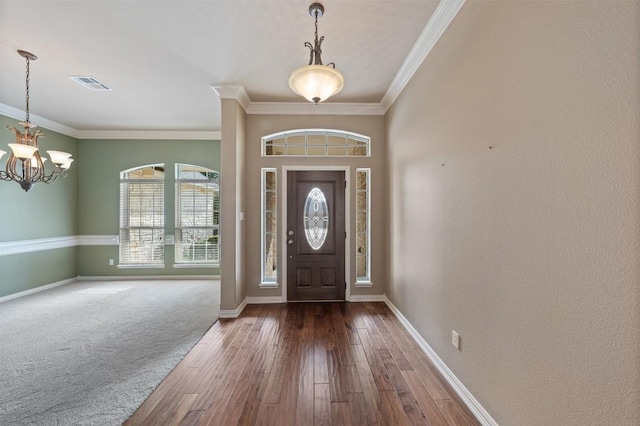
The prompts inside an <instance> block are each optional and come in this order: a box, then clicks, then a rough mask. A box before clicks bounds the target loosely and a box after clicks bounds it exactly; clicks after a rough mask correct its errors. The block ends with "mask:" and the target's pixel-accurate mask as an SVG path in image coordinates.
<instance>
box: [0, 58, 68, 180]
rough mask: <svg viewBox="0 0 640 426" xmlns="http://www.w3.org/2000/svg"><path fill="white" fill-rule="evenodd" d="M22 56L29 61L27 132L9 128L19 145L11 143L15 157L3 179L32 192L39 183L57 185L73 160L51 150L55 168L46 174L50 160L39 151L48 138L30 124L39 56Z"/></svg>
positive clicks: (0, 176)
mask: <svg viewBox="0 0 640 426" xmlns="http://www.w3.org/2000/svg"><path fill="white" fill-rule="evenodd" d="M18 54H19V55H20V56H22V57H23V58H25V59H26V60H27V78H26V86H27V96H26V98H27V102H26V104H27V105H26V119H25V120H24V121H21V122H20V125H22V127H24V133H23V132H21V131H20V130H18V129H16V128H15V127H13V126H7V129H9V130H11V131H12V132H13V133H14V134H15V135H16V143H10V144H9V147H10V148H11V154H10V155H9V157H8V158H7V164H6V167H5V170H0V179H2V180H6V181H15V182H18V183H19V184H20V186H21V187H22V189H24V190H25V191H28V190H29V189H31V187H32V186H33V185H34V184H36V183H38V182H44V183H53V182H54V181H55V180H56V179H58V178H59V177H60V176H65V175H66V172H67V170H68V169H69V167H71V163H72V162H73V158H71V154H69V153H66V152H62V151H47V153H48V154H49V158H50V159H51V163H52V164H53V166H54V168H53V170H52V171H51V173H49V174H47V173H46V171H45V167H44V163H45V162H46V161H47V159H46V158H42V157H41V156H40V152H39V151H38V138H44V137H45V135H44V133H42V131H40V130H38V129H36V126H34V125H33V124H31V122H30V121H29V61H35V60H36V59H38V57H37V56H36V55H34V54H32V53H29V52H25V51H24V50H18ZM4 154H6V151H2V150H0V159H2V156H3V155H4Z"/></svg>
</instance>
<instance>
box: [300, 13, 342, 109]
mask: <svg viewBox="0 0 640 426" xmlns="http://www.w3.org/2000/svg"><path fill="white" fill-rule="evenodd" d="M309 14H310V15H311V17H312V18H314V19H315V25H316V32H315V40H314V44H313V45H312V44H311V43H309V42H306V43H305V44H304V45H305V46H306V47H308V48H309V50H310V51H311V56H310V58H309V65H304V66H302V67H300V68H296V69H295V70H293V72H292V73H291V74H290V75H289V87H290V88H291V90H293V91H294V92H296V93H297V94H298V95H300V96H303V97H305V98H306V99H308V100H309V101H311V102H314V103H315V104H317V103H318V102H323V101H325V100H327V99H328V98H330V97H331V96H333V95H335V94H336V93H338V92H339V91H340V90H342V87H344V77H343V76H342V74H341V73H340V72H339V71H337V70H336V69H335V68H336V65H335V64H334V63H333V62H331V63H329V64H327V65H323V64H322V49H321V45H322V42H323V41H324V36H322V37H320V38H319V39H318V18H320V17H321V16H322V15H323V14H324V6H322V5H321V4H320V3H313V4H311V6H309Z"/></svg>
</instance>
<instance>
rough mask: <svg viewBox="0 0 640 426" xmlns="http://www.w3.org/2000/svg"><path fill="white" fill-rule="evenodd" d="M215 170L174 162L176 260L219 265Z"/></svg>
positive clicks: (217, 180) (218, 213)
mask: <svg viewBox="0 0 640 426" xmlns="http://www.w3.org/2000/svg"><path fill="white" fill-rule="evenodd" d="M218 183H219V174H218V172H216V171H215V170H211V169H207V168H205V167H200V166H194V165H190V164H176V229H175V233H176V235H175V249H176V263H182V264H210V265H212V266H218V265H219V264H220V236H219V232H218V231H219V224H220V190H219V184H218Z"/></svg>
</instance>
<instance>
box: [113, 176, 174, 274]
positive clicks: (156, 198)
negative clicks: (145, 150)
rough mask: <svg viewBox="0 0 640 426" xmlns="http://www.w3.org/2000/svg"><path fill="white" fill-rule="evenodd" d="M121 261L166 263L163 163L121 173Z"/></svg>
mask: <svg viewBox="0 0 640 426" xmlns="http://www.w3.org/2000/svg"><path fill="white" fill-rule="evenodd" d="M120 264H122V265H163V264H164V165H163V164H156V165H151V166H144V167H140V168H136V169H131V170H125V171H123V172H121V173H120Z"/></svg>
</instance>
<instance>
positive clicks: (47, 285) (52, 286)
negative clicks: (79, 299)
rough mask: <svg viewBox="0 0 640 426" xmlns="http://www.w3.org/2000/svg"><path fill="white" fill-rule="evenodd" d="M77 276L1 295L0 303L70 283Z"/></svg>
mask: <svg viewBox="0 0 640 426" xmlns="http://www.w3.org/2000/svg"><path fill="white" fill-rule="evenodd" d="M76 279H77V278H67V279H66V280H62V281H58V282H55V283H51V284H45V285H41V286H40V287H36V288H30V289H29V290H25V291H20V292H18V293H13V294H9V295H7V296H3V297H0V303H2V302H6V301H8V300H13V299H17V298H18V297H23V296H28V295H29V294H33V293H38V292H40V291H44V290H49V289H50V288H55V287H60V286H62V285H65V284H70V283H72V282H74V281H76Z"/></svg>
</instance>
